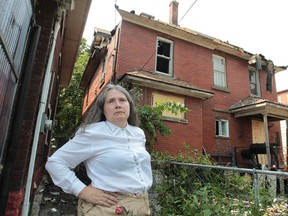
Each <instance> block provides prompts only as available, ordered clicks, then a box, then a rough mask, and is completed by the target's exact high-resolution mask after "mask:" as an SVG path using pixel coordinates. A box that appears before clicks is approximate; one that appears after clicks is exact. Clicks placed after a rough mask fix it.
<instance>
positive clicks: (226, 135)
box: [215, 119, 229, 137]
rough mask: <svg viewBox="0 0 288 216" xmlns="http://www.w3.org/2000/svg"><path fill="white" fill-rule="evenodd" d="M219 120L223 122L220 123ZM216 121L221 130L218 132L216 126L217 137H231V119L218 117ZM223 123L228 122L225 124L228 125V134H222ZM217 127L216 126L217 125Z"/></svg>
mask: <svg viewBox="0 0 288 216" xmlns="http://www.w3.org/2000/svg"><path fill="white" fill-rule="evenodd" d="M219 122H220V123H221V124H219ZM215 123H217V125H218V127H219V128H218V129H219V130H218V131H219V134H216V128H215V135H216V136H217V137H229V121H228V120H226V119H216V121H215ZM223 123H226V124H225V126H226V131H227V134H222V131H223V130H222V126H223ZM215 127H216V125H215Z"/></svg>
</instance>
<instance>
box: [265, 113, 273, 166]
mask: <svg viewBox="0 0 288 216" xmlns="http://www.w3.org/2000/svg"><path fill="white" fill-rule="evenodd" d="M263 121H264V133H265V146H266V157H267V166H268V170H270V169H271V165H272V164H271V154H270V141H269V131H268V119H267V113H264V114H263Z"/></svg>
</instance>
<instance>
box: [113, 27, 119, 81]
mask: <svg viewBox="0 0 288 216" xmlns="http://www.w3.org/2000/svg"><path fill="white" fill-rule="evenodd" d="M119 37H120V28H118V30H117V36H116V42H115V46H114V50H113V52H114V53H113V55H114V56H113V57H114V58H113V65H112V73H113V75H112V83H116V63H117V57H118V43H119Z"/></svg>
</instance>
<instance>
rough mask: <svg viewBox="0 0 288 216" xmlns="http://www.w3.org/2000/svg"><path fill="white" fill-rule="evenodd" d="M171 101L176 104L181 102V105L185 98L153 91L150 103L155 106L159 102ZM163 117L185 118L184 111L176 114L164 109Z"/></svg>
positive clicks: (183, 103)
mask: <svg viewBox="0 0 288 216" xmlns="http://www.w3.org/2000/svg"><path fill="white" fill-rule="evenodd" d="M169 101H173V102H175V103H178V104H182V105H183V107H184V106H185V99H184V98H183V97H177V96H172V95H164V94H159V93H153V94H152V105H153V107H155V106H156V105H157V103H161V102H164V103H165V102H169ZM162 115H163V116H164V117H170V118H177V119H185V116H184V113H180V112H179V113H178V114H177V115H175V114H173V113H172V112H171V111H168V110H165V111H164V112H163V114H162Z"/></svg>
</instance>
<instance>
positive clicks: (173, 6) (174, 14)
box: [169, 0, 179, 25]
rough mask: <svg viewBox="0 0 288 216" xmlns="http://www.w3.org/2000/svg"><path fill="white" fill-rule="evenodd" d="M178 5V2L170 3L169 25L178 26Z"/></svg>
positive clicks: (174, 0) (173, 0)
mask: <svg viewBox="0 0 288 216" xmlns="http://www.w3.org/2000/svg"><path fill="white" fill-rule="evenodd" d="M178 5H179V3H178V2H177V1H176V0H172V1H171V2H170V6H169V7H170V14H169V24H174V25H178Z"/></svg>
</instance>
